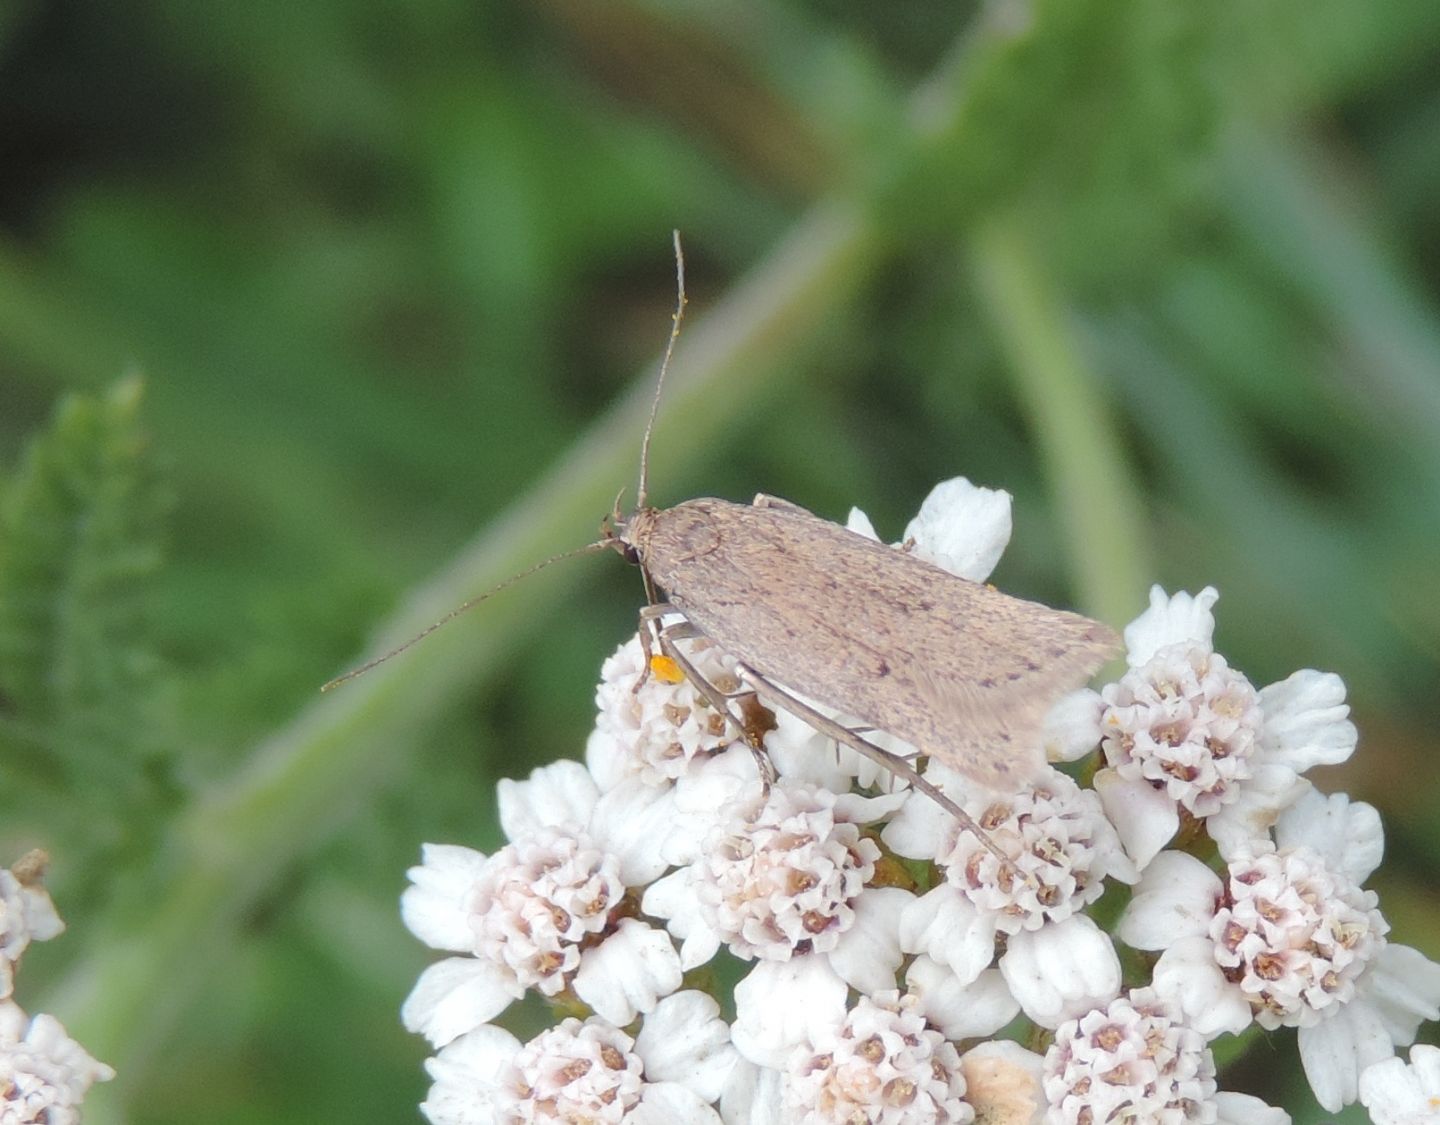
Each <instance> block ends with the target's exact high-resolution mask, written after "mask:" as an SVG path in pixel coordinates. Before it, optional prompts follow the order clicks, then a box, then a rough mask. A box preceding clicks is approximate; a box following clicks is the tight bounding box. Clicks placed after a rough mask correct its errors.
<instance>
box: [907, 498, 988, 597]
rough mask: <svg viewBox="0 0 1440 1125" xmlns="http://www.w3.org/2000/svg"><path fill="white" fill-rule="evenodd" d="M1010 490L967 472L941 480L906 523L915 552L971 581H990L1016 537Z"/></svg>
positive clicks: (943, 568)
mask: <svg viewBox="0 0 1440 1125" xmlns="http://www.w3.org/2000/svg"><path fill="white" fill-rule="evenodd" d="M1011 530H1012V524H1011V520H1010V494H1009V493H1008V492H1002V491H998V490H996V489H992V488H980V487H978V486H976V485H973V484H971V483H970V482H969V481H968V480H966V479H965V478H964V477H954V478H953V479H951V480H946V481H941V482H940V483H939V484H937V485H936V486H935V487H934V488H932V489H931V490H930V495H929V496H927V497H925V500H924V502H923V503H922V504H921V505H920V511H919V513H918V514H917V515H916V516H915V518H914V519H913V520H911V521H910V523H909V526H907V527H906V528H905V537H904V541H905V542H907V543H908V542H910V541H911V540H914V542H915V554H916V555H917V556H919V557H920V558H922V559H924V560H925V561H926V562H931V563H934V564H935V565H936V566H938V567H940V568H941V569H942V570H948V571H949V572H950V573H951V574H954V575H958V576H959V577H961V578H968V579H969V580H970V581H971V582H984V581H985V579H987V578H989V577H990V572H991V571H992V570H994V569H995V564H996V563H998V562H999V561H1000V556H1001V555H1003V554H1004V553H1005V547H1006V546H1007V545H1008V544H1009V542H1010V533H1011Z"/></svg>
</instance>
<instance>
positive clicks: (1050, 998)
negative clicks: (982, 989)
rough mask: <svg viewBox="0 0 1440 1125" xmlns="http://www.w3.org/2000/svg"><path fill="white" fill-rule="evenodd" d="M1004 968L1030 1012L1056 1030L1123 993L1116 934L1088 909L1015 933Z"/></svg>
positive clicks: (1003, 960)
mask: <svg viewBox="0 0 1440 1125" xmlns="http://www.w3.org/2000/svg"><path fill="white" fill-rule="evenodd" d="M1000 972H1001V973H1003V974H1004V976H1005V983H1006V984H1008V985H1009V986H1010V992H1011V993H1012V994H1013V995H1014V997H1015V999H1016V1000H1018V1001H1019V1002H1020V1007H1021V1009H1022V1010H1023V1011H1024V1012H1025V1014H1026V1015H1027V1016H1029V1017H1030V1018H1031V1019H1032V1020H1034V1021H1035V1022H1036V1023H1038V1024H1039V1025H1040V1026H1041V1027H1048V1028H1052V1029H1053V1028H1056V1027H1058V1026H1059V1025H1060V1024H1061V1022H1062V1021H1064V1020H1067V1019H1072V1018H1075V1017H1077V1016H1080V1015H1083V1014H1084V1013H1085V1012H1088V1011H1089V1010H1090V1009H1091V1008H1097V1007H1099V1006H1101V1005H1102V1004H1105V1003H1108V1002H1109V1001H1110V1000H1113V999H1114V998H1115V997H1116V996H1118V995H1119V993H1120V958H1119V957H1118V956H1117V955H1116V953H1115V946H1114V945H1112V944H1111V942H1110V935H1109V934H1107V933H1105V932H1104V931H1103V930H1101V929H1100V927H1099V926H1097V925H1096V924H1095V923H1094V922H1093V921H1092V920H1091V919H1090V918H1089V917H1087V916H1086V915H1084V914H1074V915H1071V916H1070V917H1069V918H1066V919H1065V920H1064V921H1063V922H1056V923H1053V924H1051V925H1048V926H1042V927H1041V928H1040V929H1038V930H1022V931H1020V932H1019V933H1018V934H1014V935H1012V936H1011V938H1010V944H1009V948H1008V949H1006V951H1005V954H1004V955H1003V956H1002V957H1001V958H1000Z"/></svg>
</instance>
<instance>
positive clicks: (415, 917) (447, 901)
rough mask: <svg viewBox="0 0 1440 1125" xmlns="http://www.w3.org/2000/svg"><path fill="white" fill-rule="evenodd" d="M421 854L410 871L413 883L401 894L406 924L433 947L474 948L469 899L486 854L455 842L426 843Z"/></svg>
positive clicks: (456, 950)
mask: <svg viewBox="0 0 1440 1125" xmlns="http://www.w3.org/2000/svg"><path fill="white" fill-rule="evenodd" d="M420 855H421V858H422V860H423V862H422V863H421V864H420V865H419V866H417V867H412V868H410V870H409V871H407V872H406V875H408V876H409V878H410V882H411V884H412V885H411V886H409V887H407V888H405V891H404V893H403V894H401V896H400V916H401V918H403V919H404V920H405V925H406V927H407V928H408V929H409V930H410V932H411V933H412V934H414V935H415V936H416V937H418V938H419V939H420V940H421V941H423V942H424V943H425V944H426V945H428V946H430V947H431V948H432V949H445V950H449V951H450V952H452V953H459V952H462V951H466V950H473V949H474V948H475V931H474V930H473V929H471V927H470V909H469V901H470V894H471V892H472V890H473V889H474V887H475V880H476V879H478V878H479V877H480V873H481V872H482V871H483V870H484V869H485V864H486V862H487V860H486V857H485V855H484V854H483V853H481V852H477V851H474V850H473V849H471V848H461V847H455V846H454V845H451V844H426V845H425V846H424V847H423V848H421V850H420Z"/></svg>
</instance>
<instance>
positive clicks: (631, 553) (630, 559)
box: [620, 543, 640, 566]
mask: <svg viewBox="0 0 1440 1125" xmlns="http://www.w3.org/2000/svg"><path fill="white" fill-rule="evenodd" d="M620 557H621V558H622V559H624V560H625V561H626V562H627V563H629V564H630V565H631V566H639V565H640V552H639V551H637V550H636V549H635V548H634V547H632V546H631V545H630V544H629V543H626V544H625V547H624V549H623V550H622V551H621V552H620Z"/></svg>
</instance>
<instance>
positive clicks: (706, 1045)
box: [420, 991, 735, 1125]
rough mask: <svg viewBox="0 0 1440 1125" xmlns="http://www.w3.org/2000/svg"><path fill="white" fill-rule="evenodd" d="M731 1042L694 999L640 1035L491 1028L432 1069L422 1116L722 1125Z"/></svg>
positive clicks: (579, 1024)
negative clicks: (524, 1038)
mask: <svg viewBox="0 0 1440 1125" xmlns="http://www.w3.org/2000/svg"><path fill="white" fill-rule="evenodd" d="M729 1039H730V1036H729V1030H728V1029H727V1028H726V1026H725V1023H724V1021H723V1020H721V1019H720V1018H719V1006H718V1005H717V1004H716V1003H715V1001H714V1000H713V999H711V998H710V997H709V996H706V995H704V994H703V993H699V992H693V991H687V992H677V993H674V994H672V995H671V996H668V997H666V998H665V999H664V1000H661V1001H660V1002H659V1003H658V1004H657V1005H656V1006H655V1008H654V1009H653V1010H652V1011H651V1012H650V1013H649V1014H648V1015H647V1016H645V1018H644V1020H643V1023H642V1025H641V1028H640V1030H639V1032H638V1033H636V1034H634V1035H632V1034H631V1033H630V1032H628V1031H626V1030H623V1029H621V1028H619V1027H616V1026H615V1025H614V1024H612V1023H609V1022H608V1021H606V1020H604V1019H601V1018H600V1017H598V1016H592V1017H590V1018H589V1019H586V1020H580V1019H576V1018H573V1017H572V1018H568V1019H564V1020H562V1021H560V1023H558V1024H557V1025H556V1026H554V1027H551V1028H549V1029H547V1030H545V1031H542V1032H540V1033H539V1034H538V1035H536V1036H535V1037H534V1038H533V1039H531V1040H530V1041H529V1042H528V1043H524V1044H522V1043H521V1042H520V1041H519V1040H518V1039H516V1038H515V1036H513V1035H511V1034H510V1033H509V1032H508V1031H505V1030H504V1029H502V1028H499V1027H496V1026H494V1025H493V1024H485V1025H483V1026H481V1027H477V1028H475V1029H474V1030H472V1031H470V1032H467V1033H466V1034H465V1035H462V1036H460V1037H459V1038H458V1039H455V1040H454V1041H452V1042H451V1043H449V1044H448V1045H447V1046H445V1047H444V1048H442V1049H441V1051H440V1052H439V1054H437V1055H436V1056H435V1057H434V1058H432V1059H431V1060H430V1061H429V1062H428V1063H427V1064H426V1069H427V1070H428V1071H429V1072H430V1076H431V1078H432V1079H433V1080H434V1084H433V1085H432V1086H431V1088H430V1093H429V1095H428V1097H427V1098H426V1100H425V1101H424V1102H423V1103H422V1104H421V1106H420V1108H421V1110H422V1112H424V1114H425V1116H426V1117H427V1118H428V1119H429V1120H430V1121H431V1122H432V1123H433V1125H491V1123H494V1125H528V1123H543V1122H553V1123H555V1125H563V1123H566V1122H577V1121H584V1122H593V1123H595V1125H604V1123H610V1122H614V1123H616V1125H618V1123H620V1122H626V1123H627V1125H666V1123H669V1122H675V1123H678V1125H719V1122H720V1116H719V1114H718V1113H716V1111H715V1110H714V1109H712V1108H711V1103H712V1102H714V1101H716V1100H717V1099H718V1098H719V1097H720V1095H721V1092H722V1090H723V1088H724V1086H725V1083H726V1081H727V1079H728V1078H729V1075H730V1072H731V1070H732V1069H733V1068H734V1065H735V1051H734V1049H733V1048H732V1047H731V1046H730V1042H729Z"/></svg>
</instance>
